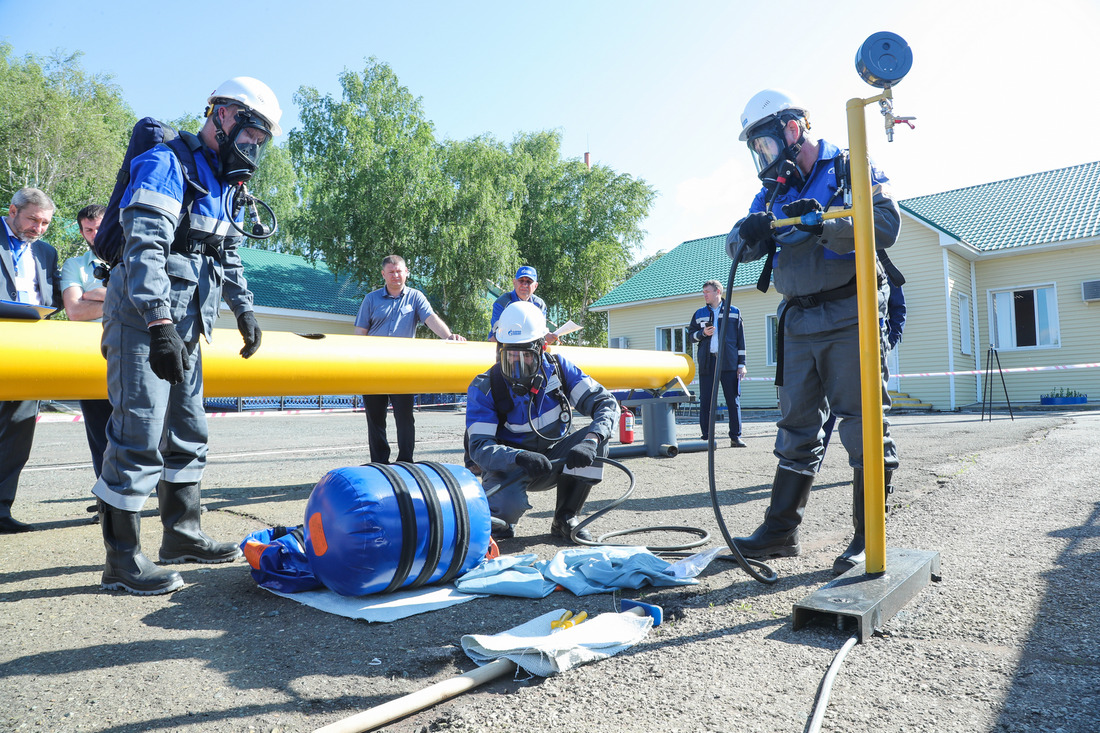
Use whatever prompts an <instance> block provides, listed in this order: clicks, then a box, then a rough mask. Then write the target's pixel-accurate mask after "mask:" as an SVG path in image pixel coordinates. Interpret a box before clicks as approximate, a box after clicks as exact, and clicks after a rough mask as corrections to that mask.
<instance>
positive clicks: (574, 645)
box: [462, 609, 653, 677]
mask: <svg viewBox="0 0 1100 733" xmlns="http://www.w3.org/2000/svg"><path fill="white" fill-rule="evenodd" d="M563 613H565V609H558V610H557V611H551V612H549V613H545V614H543V615H542V616H539V617H538V618H535V619H532V620H530V621H528V622H527V623H525V624H521V625H519V626H517V627H515V628H514V629H509V630H508V631H503V632H501V633H499V634H491V635H489V634H467V635H466V636H463V637H462V649H463V651H465V652H466V654H467V655H468V656H469V657H470V659H473V660H474V661H475V662H477V663H478V664H479V665H485V664H488V663H489V662H492V661H493V660H495V659H500V658H502V657H503V658H506V659H510V660H512V661H513V662H515V663H516V665H517V666H519V667H522V668H523V669H525V670H527V671H528V672H529V673H531V674H535V675H538V676H540V677H549V676H550V675H554V674H558V673H560V672H565V671H566V670H569V669H572V668H573V667H578V666H580V665H582V664H588V663H589V662H595V661H598V660H600V659H606V658H607V657H610V656H614V655H615V654H618V653H619V652H621V651H623V650H624V649H629V648H630V647H632V646H634V645H635V644H637V643H638V642H639V641H641V640H642V639H644V638H645V637H646V634H648V633H649V629H650V628H651V627H652V626H653V619H652V618H650V617H649V616H635V615H634V614H630V613H601V614H600V615H599V616H596V617H595V618H591V619H586V620H585V621H584V622H583V623H579V624H577V625H575V626H570V627H569V628H565V629H552V628H551V626H550V624H551V623H552V622H554V621H557V620H558V619H559V618H561V616H562V614H563Z"/></svg>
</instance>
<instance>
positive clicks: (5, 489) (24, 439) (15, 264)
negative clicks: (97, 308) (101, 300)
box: [0, 188, 61, 534]
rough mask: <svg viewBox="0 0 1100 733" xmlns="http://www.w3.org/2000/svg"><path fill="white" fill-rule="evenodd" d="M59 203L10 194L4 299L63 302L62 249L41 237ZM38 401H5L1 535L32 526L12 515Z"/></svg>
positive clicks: (2, 259) (0, 427) (33, 191)
mask: <svg viewBox="0 0 1100 733" xmlns="http://www.w3.org/2000/svg"><path fill="white" fill-rule="evenodd" d="M54 208H55V207H54V203H53V201H51V200H50V197H49V196H47V195H46V194H45V193H43V192H42V191H39V190H38V189H37V188H21V189H19V190H18V191H16V192H15V195H14V196H12V197H11V206H10V207H8V215H7V216H5V217H4V239H3V241H2V242H0V284H2V285H3V287H4V290H3V292H2V293H0V298H3V299H4V300H10V301H13V302H19V303H27V304H29V305H44V306H49V307H60V306H61V273H60V272H59V271H58V269H57V250H55V249H54V248H53V247H51V246H50V245H48V244H46V243H45V242H43V241H42V240H41V239H39V237H41V236H42V235H43V234H45V233H46V229H47V228H49V226H50V222H51V221H53V212H54ZM37 420H38V400H19V401H5V402H0V534H13V533H15V532H29V531H30V530H31V529H33V527H32V526H31V525H29V524H27V523H25V522H20V521H19V520H18V519H15V518H14V517H12V515H11V505H12V504H13V503H14V502H15V493H16V491H17V489H18V488H19V474H20V473H22V472H23V466H25V465H27V459H29V458H30V456H31V444H32V443H33V442H34V427H35V424H36V422H37Z"/></svg>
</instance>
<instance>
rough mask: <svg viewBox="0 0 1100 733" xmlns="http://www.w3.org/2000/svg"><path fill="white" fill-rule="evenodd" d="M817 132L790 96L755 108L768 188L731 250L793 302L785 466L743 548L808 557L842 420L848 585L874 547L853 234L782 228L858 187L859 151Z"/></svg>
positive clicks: (881, 200) (784, 313) (878, 195)
mask: <svg viewBox="0 0 1100 733" xmlns="http://www.w3.org/2000/svg"><path fill="white" fill-rule="evenodd" d="M809 129H810V122H809V114H808V112H807V111H806V108H805V106H803V105H802V104H799V103H798V102H797V101H796V100H794V99H793V98H792V97H791V96H790V95H789V94H788V93H786V92H784V91H781V90H778V89H765V90H764V91H762V92H760V93H759V94H757V95H756V96H754V97H753V98H752V99H750V100H749V102H748V104H747V105H746V106H745V111H744V112H743V113H742V115H741V134H740V138H739V139H740V140H742V141H744V142H746V143H747V144H748V147H749V151H750V153H751V154H752V156H753V161H754V162H755V163H756V168H757V171H758V173H759V177H760V179H761V181H762V182H763V184H764V186H763V188H762V189H761V190H760V192H759V193H757V194H756V197H755V198H754V199H753V202H752V204H751V205H750V207H749V214H748V216H746V217H745V218H743V219H741V220H740V221H738V222H737V223H736V224H735V225H734V227H733V231H731V232H730V233H729V236H728V237H727V238H726V251H727V253H728V254H729V255H730V257H735V256H737V253H738V252H740V253H741V254H740V259H741V261H742V262H749V261H752V260H758V259H760V258H762V257H766V258H767V261H766V263H765V266H764V270H763V273H762V274H761V277H760V281H759V282H758V283H757V286H758V287H759V289H760V290H762V291H767V288H768V282H769V279H770V277H771V275H772V273H773V268H774V276H775V278H774V281H775V289H776V290H778V291H779V293H780V294H781V295H782V296H783V301H782V303H780V305H779V311H778V315H779V332H778V341H777V347H778V348H777V360H776V361H777V367H776V378H775V383H776V387H778V390H779V407H780V412H781V416H780V418H779V422H778V423H777V425H776V426H777V428H778V430H777V433H776V439H775V454H776V456H777V457H778V458H779V466H778V468H777V470H776V473H775V480H774V482H773V484H772V492H771V504H770V506H769V507H768V509H767V511H766V512H765V514H764V523H763V524H762V525H760V527H758V528H757V530H756V531H755V532H753V533H752V535H751V536H749V537H738V538H736V540H735V541H736V542H737V546H738V548H739V549H740V551H741V553H742V554H743V555H744V556H745V557H757V558H759V557H771V556H780V557H785V556H786V557H789V556H794V555H798V554H799V553H800V552H801V544H800V542H799V532H798V526H799V524H800V523H801V522H802V516H803V512H804V511H805V508H806V502H807V501H808V499H809V496H810V487H811V486H812V485H813V482H814V477H815V476H816V474H817V471H818V469H819V468H820V465H821V458H822V456H823V455H824V447H823V445H822V436H823V433H822V424H823V423H824V422H825V420H826V419H827V418H828V417H829V413H830V411H831V412H832V413H833V414H835V415H836V416H838V417H839V418H840V431H839V432H840V439H841V441H842V442H843V443H844V447H845V449H847V451H848V461H849V463H850V464H851V466H852V468H853V471H854V480H853V495H852V521H853V525H854V527H855V536H854V538H853V539H852V541H851V543H850V544H849V545H848V547H847V548H846V549H845V550H844V551H843V552H842V553H841V554H840V556H838V557H837V558H836V560H835V561H834V563H833V571H834V572H836V573H838V574H839V573H843V572H845V571H847V570H849V569H851V568H853V567H854V566H855V565H856V564H857V563H859V562H861V561H862V560H863V559H864V547H865V531H864V530H865V528H864V499H863V430H862V413H863V408H862V400H861V390H860V364H859V331H858V314H857V305H856V284H855V274H856V266H855V256H854V254H853V250H854V249H855V238H854V234H853V230H852V222H851V219H846V218H840V219H830V220H825V221H824V222H822V223H818V224H799V225H797V226H795V227H782V228H780V229H773V228H772V221H774V220H775V219H776V218H781V217H784V218H785V217H801V216H803V215H805V214H809V213H812V212H822V211H828V210H830V209H832V208H841V207H843V205H844V196H843V194H844V191H843V188H842V187H841V188H838V173H839V174H840V176H839V178H840V179H844V178H847V176H846V175H845V172H846V170H847V158H848V156H847V151H845V150H841V149H840V148H838V147H837V146H835V145H833V144H831V143H829V142H827V141H825V140H813V139H810V138H808V137H807V136H806V132H808V131H809ZM853 163H854V164H863V161H853ZM888 180H889V179H887V177H886V176H885V175H884V174H883V173H882V171H880V170H878V169H877V168H875V167H873V166H872V169H871V185H872V194H873V208H874V226H875V248H876V250H877V251H878V252H879V260H880V263H879V268H878V270H879V278H878V285H879V300H878V302H879V313H880V319H883V320H884V318H883V317H884V316H885V312H886V301H887V278H886V270H887V269H890V270H891V271H892V272H896V268H893V266H892V265H890V264H889V259H888V258H887V257H886V256H885V253H884V251H883V250H885V249H886V248H887V247H890V246H891V245H892V244H893V243H894V241H895V240H896V239H897V236H898V231H899V229H900V226H901V214H900V210H899V208H898V205H897V202H895V201H894V198H893V196H892V195H891V193H890V189H889V186H888ZM899 276H900V275H899ZM883 320H880V323H881V322H883ZM883 334H885V331H883ZM882 353H883V354H885V353H886V349H883V350H882ZM881 376H882V403H883V405H884V406H889V404H890V398H889V395H888V394H887V391H886V381H887V373H886V364H885V361H883V363H882V375H881ZM882 425H883V430H882V434H883V454H884V458H885V470H886V493H887V494H889V493H890V491H891V487H890V480H891V477H892V475H893V472H894V469H895V468H897V465H898V456H897V448H896V446H895V445H894V441H893V439H892V438H891V437H890V429H889V423H888V422H887V421H886V420H885V418H884V419H883V421H882ZM884 499H885V497H884Z"/></svg>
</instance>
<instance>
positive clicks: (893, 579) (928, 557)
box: [793, 548, 940, 644]
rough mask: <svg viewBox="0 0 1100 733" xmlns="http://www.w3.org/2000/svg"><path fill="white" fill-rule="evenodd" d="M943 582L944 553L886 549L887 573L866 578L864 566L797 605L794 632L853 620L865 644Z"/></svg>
mask: <svg viewBox="0 0 1100 733" xmlns="http://www.w3.org/2000/svg"><path fill="white" fill-rule="evenodd" d="M939 579H940V553H938V552H930V551H926V550H897V549H890V548H886V572H885V573H882V574H879V575H866V574H865V567H864V564H863V563H860V564H859V565H856V566H855V567H854V568H852V569H851V570H849V571H848V572H846V573H844V575H841V576H840V577H838V578H836V579H835V580H833V581H831V582H830V583H828V584H826V585H824V586H822V587H821V588H819V589H818V590H816V591H814V592H813V593H811V594H810V595H808V596H806V597H805V598H804V599H803V600H802V601H800V602H799V603H796V604H795V605H794V619H793V624H794V629H795V630H796V631H797V630H798V629H800V628H802V627H803V626H805V625H807V624H808V623H810V622H811V621H818V620H819V621H825V622H829V623H832V624H837V623H841V622H842V621H843V620H844V619H852V620H854V621H855V622H856V625H857V627H858V630H859V641H860V643H861V644H862V643H863V642H865V641H867V640H868V639H870V638H871V636H872V635H873V634H874V631H875V629H876V628H879V627H881V626H882V625H883V624H885V623H886V622H887V621H889V620H890V619H891V618H893V617H894V614H896V613H897V612H898V611H900V610H901V609H902V608H903V607H904V606H905V604H906V603H908V602H909V600H910V599H912V598H913V597H914V596H916V595H917V593H919V592H920V591H921V589H922V588H924V586H926V585H928V581H929V580H939Z"/></svg>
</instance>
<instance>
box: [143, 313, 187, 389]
mask: <svg viewBox="0 0 1100 733" xmlns="http://www.w3.org/2000/svg"><path fill="white" fill-rule="evenodd" d="M149 336H150V337H151V340H150V342H149V366H150V367H152V368H153V374H156V375H157V376H158V377H160V378H161V379H163V380H164V381H165V382H168V383H169V384H180V383H181V382H183V365H184V364H185V363H186V362H187V345H186V344H184V343H183V339H181V338H180V335H179V332H178V331H176V324H174V323H162V324H161V325H159V326H149Z"/></svg>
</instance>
